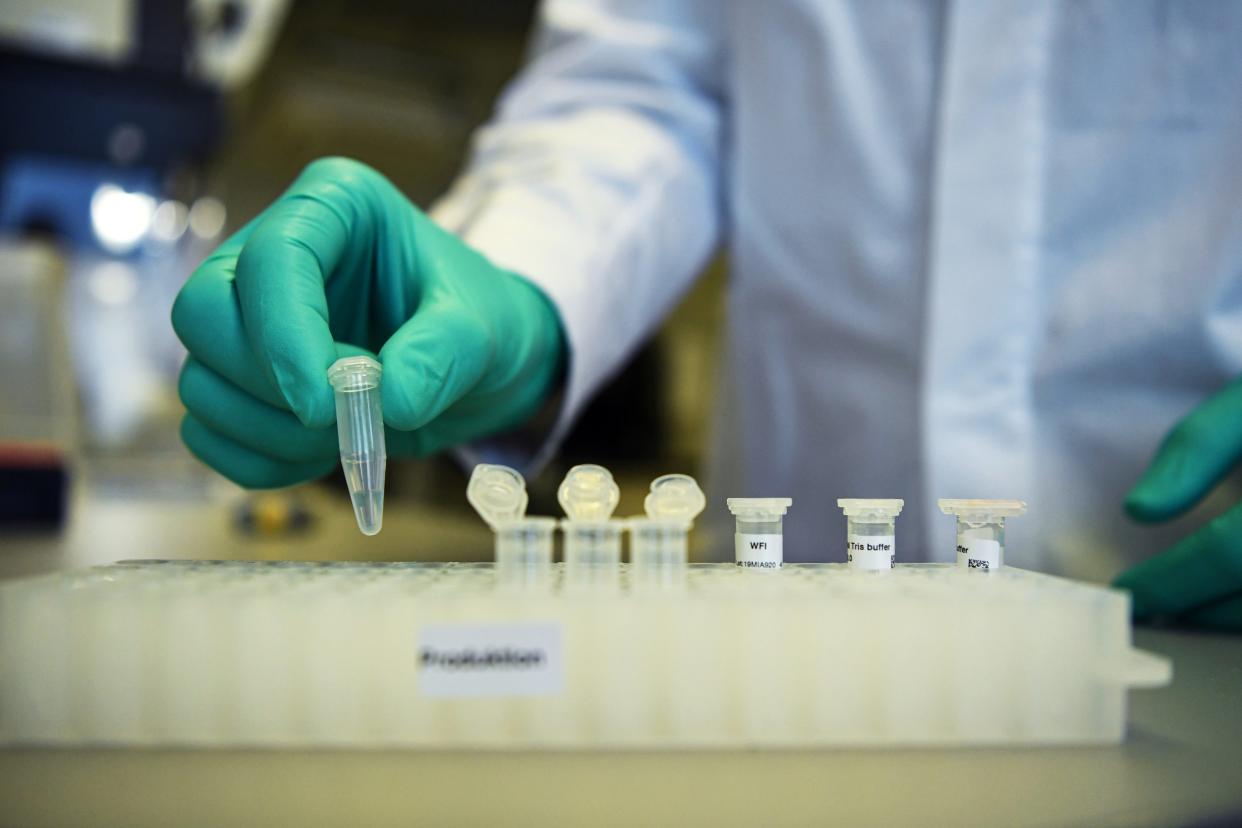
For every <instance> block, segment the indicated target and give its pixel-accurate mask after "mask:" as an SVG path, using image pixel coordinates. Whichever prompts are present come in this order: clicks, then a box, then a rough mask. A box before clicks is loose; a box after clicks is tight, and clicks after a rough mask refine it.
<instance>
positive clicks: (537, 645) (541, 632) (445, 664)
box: [417, 623, 565, 698]
mask: <svg viewBox="0 0 1242 828" xmlns="http://www.w3.org/2000/svg"><path fill="white" fill-rule="evenodd" d="M561 643H562V635H561V625H560V624H547V623H544V624H443V625H437V626H427V627H423V628H422V630H421V631H420V633H419V636H418V653H417V657H418V664H417V668H418V689H419V692H421V693H422V695H424V696H436V697H440V698H454V697H458V698H460V697H480V696H553V695H557V694H559V693H560V692H561V690H562V688H563V687H564V684H565V665H564V658H563V653H562V646H561Z"/></svg>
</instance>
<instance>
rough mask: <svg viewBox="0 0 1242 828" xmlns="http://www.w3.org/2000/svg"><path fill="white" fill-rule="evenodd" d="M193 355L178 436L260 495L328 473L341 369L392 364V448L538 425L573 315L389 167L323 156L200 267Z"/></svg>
mask: <svg viewBox="0 0 1242 828" xmlns="http://www.w3.org/2000/svg"><path fill="white" fill-rule="evenodd" d="M172 322H173V328H174V329H175V330H176V332H177V336H178V337H180V339H181V341H182V342H183V343H184V344H185V346H186V348H187V349H188V350H189V358H188V359H187V360H186V363H185V367H184V368H183V369H182V372H181V381H180V392H181V400H182V402H184V403H185V407H186V409H187V410H188V413H187V414H186V416H185V419H184V420H183V421H182V425H181V436H182V439H183V440H184V441H185V444H186V445H187V446H188V447H189V448H190V450H191V451H192V452H193V453H194V454H195V455H197V456H198V457H199V459H201V460H202V461H203V462H205V463H207V464H208V465H209V466H211V467H213V468H215V469H216V470H217V471H219V472H220V473H221V474H223V475H225V476H226V477H229V478H231V479H232V480H234V481H236V482H238V483H240V484H241V485H243V486H248V487H253V488H271V487H277V486H288V485H292V484H294V483H298V482H300V481H303V480H308V479H310V478H314V477H319V476H322V475H323V474H325V473H327V472H328V471H330V470H331V469H332V468H333V466H334V465H335V463H336V462H337V457H338V447H337V437H336V430H335V428H333V424H334V422H335V421H336V412H335V403H334V398H333V391H332V388H331V386H330V385H329V384H328V379H327V370H328V366H330V365H331V364H332V363H333V362H334V361H335V360H336V359H337V358H338V357H341V356H346V355H350V354H359V353H368V354H371V355H375V354H376V353H378V358H379V360H380V362H381V363H382V364H383V366H384V373H383V378H382V381H381V398H382V401H383V407H384V422H385V424H386V425H387V426H388V428H387V434H386V437H387V443H388V451H389V453H390V454H391V455H398V456H399V455H411V454H414V455H423V454H428V453H431V452H434V451H437V450H440V449H443V448H445V447H448V446H452V445H456V444H458V443H462V442H465V441H468V440H471V439H475V438H478V437H483V436H486V435H489V434H493V433H496V432H500V431H503V430H505V429H508V428H512V427H514V426H517V425H519V424H521V423H522V422H523V421H525V420H527V419H528V418H529V417H530V416H531V415H532V414H533V413H534V412H535V411H536V410H538V408H539V406H540V405H541V403H542V402H543V401H544V400H545V399H546V398H547V397H548V396H549V393H550V392H551V391H552V390H553V388H554V385H555V384H556V383H557V382H558V378H559V374H560V371H561V364H562V362H563V359H564V355H563V351H564V341H563V334H562V332H561V325H560V321H559V318H558V317H557V314H556V312H555V310H554V309H553V307H552V305H551V304H550V303H549V301H548V299H547V297H545V296H544V295H543V293H542V292H541V291H540V290H539V289H537V288H536V287H535V286H534V285H532V284H531V283H530V282H527V281H526V280H525V279H523V278H521V277H519V276H517V275H515V274H513V273H510V272H508V271H505V270H501V269H500V268H498V267H496V266H494V265H492V264H491V263H490V262H488V260H487V259H485V258H484V257H483V256H482V255H480V254H479V253H477V252H476V251H474V250H472V249H471V248H470V247H468V246H466V244H464V243H463V242H462V241H461V240H460V239H458V238H457V237H456V236H453V235H452V234H450V233H448V232H446V231H444V230H442V229H440V228H439V227H438V226H437V225H435V224H434V223H433V222H432V221H431V220H430V219H429V218H427V216H426V215H424V214H423V213H422V212H421V211H419V210H418V209H417V208H416V207H414V206H413V205H412V204H411V203H410V202H409V201H407V200H406V199H405V197H404V196H402V195H401V193H399V192H398V191H397V189H396V188H395V187H394V186H393V185H392V184H391V183H390V182H389V181H388V180H387V179H386V178H384V177H383V176H382V175H380V174H379V173H377V172H376V171H374V170H372V169H371V168H370V167H367V166H365V165H363V164H361V163H358V162H356V161H350V160H347V159H341V158H328V159H321V160H319V161H316V162H314V163H312V164H311V165H310V166H308V167H307V168H306V170H305V171H303V173H302V174H301V176H300V177H299V178H298V179H297V181H295V182H294V183H293V185H292V186H291V187H290V188H289V190H288V191H287V192H286V193H285V194H284V195H282V196H281V197H280V198H279V199H278V200H277V201H276V202H275V203H273V204H272V205H271V206H270V207H268V208H267V209H266V210H265V211H264V212H263V213H262V214H260V215H259V216H258V217H257V218H255V219H254V220H253V221H251V222H250V223H249V224H248V225H246V226H245V227H244V228H242V229H241V230H240V231H238V232H237V234H236V235H234V236H233V237H232V238H230V239H229V240H228V241H226V242H224V243H223V244H222V245H221V246H220V248H219V249H218V250H216V251H215V252H214V253H213V254H212V255H211V256H210V257H208V259H207V260H206V261H205V262H203V264H202V265H200V266H199V268H198V269H197V270H196V271H195V272H194V274H193V275H192V276H191V277H190V279H189V281H187V282H186V284H185V287H183V288H182V290H181V293H180V294H179V295H178V297H177V301H176V303H175V304H174V306H173V311H172Z"/></svg>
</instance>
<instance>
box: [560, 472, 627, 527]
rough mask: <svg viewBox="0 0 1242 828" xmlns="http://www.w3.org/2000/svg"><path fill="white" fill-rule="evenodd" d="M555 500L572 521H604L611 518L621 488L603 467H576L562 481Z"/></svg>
mask: <svg viewBox="0 0 1242 828" xmlns="http://www.w3.org/2000/svg"><path fill="white" fill-rule="evenodd" d="M556 499H557V501H559V502H560V504H561V508H562V509H564V510H565V514H566V515H568V516H569V518H570V520H581V521H603V520H608V519H609V518H610V517H612V512H613V510H614V509H616V508H617V501H619V500H620V499H621V489H620V488H618V486H617V483H616V481H615V480H613V479H612V472H610V471H608V469H606V468H604V467H603V466H596V465H594V464H588V465H583V466H574V467H573V468H572V469H570V470H569V472H568V473H567V474H566V475H565V479H564V480H563V481H562V482H561V487H560V488H559V489H558V490H557V492H556Z"/></svg>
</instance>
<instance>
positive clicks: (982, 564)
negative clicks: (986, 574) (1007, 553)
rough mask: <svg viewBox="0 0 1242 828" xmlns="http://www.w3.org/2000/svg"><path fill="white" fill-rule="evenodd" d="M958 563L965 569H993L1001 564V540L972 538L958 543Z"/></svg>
mask: <svg viewBox="0 0 1242 828" xmlns="http://www.w3.org/2000/svg"><path fill="white" fill-rule="evenodd" d="M957 565H958V566H960V567H963V568H965V569H983V570H988V571H990V570H993V569H996V568H997V567H998V566H1000V541H994V540H984V539H982V538H972V539H970V540H965V541H960V542H959V543H958V545H957Z"/></svg>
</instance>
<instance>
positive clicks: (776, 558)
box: [733, 533, 785, 569]
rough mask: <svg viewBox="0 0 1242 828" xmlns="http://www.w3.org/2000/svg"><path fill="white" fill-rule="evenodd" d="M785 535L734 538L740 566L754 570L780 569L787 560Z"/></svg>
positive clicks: (735, 553) (734, 547) (735, 551)
mask: <svg viewBox="0 0 1242 828" xmlns="http://www.w3.org/2000/svg"><path fill="white" fill-rule="evenodd" d="M784 540H785V536H784V535H743V534H741V533H738V534H736V535H734V536H733V551H734V555H735V556H736V559H737V565H738V566H744V567H748V568H753V569H780V566H781V561H783V560H784V559H785V545H784Z"/></svg>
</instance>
